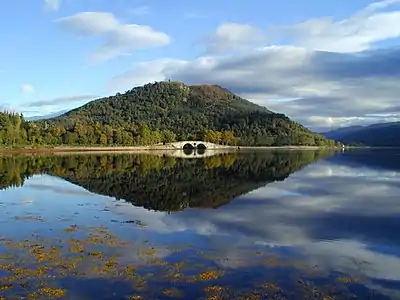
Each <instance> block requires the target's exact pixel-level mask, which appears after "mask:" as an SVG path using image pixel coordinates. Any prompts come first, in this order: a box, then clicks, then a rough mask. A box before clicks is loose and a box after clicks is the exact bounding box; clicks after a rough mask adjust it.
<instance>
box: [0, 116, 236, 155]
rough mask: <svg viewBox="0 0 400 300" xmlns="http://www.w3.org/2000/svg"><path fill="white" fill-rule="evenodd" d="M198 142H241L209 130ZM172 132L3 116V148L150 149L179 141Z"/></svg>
mask: <svg viewBox="0 0 400 300" xmlns="http://www.w3.org/2000/svg"><path fill="white" fill-rule="evenodd" d="M194 138H196V139H200V140H205V141H207V142H212V143H217V144H224V145H236V144H237V142H238V139H237V138H236V137H235V136H234V135H233V133H232V132H230V131H226V130H225V131H214V130H207V131H205V132H204V133H203V134H198V135H197V136H195V137H194ZM177 140H178V139H177V135H176V134H175V133H174V132H173V131H171V130H168V129H164V130H159V129H150V127H149V126H148V125H147V123H145V122H140V124H138V125H136V124H126V125H124V126H111V125H108V124H105V125H102V124H100V123H95V124H93V125H84V124H80V123H79V122H76V123H75V124H73V125H72V126H65V125H62V124H54V123H47V122H34V121H26V120H25V119H24V117H23V115H21V114H16V113H7V112H5V113H0V146H4V147H19V146H61V145H71V146H75V145H76V146H92V145H93V146H95V145H99V146H147V145H155V144H160V143H171V142H175V141H177Z"/></svg>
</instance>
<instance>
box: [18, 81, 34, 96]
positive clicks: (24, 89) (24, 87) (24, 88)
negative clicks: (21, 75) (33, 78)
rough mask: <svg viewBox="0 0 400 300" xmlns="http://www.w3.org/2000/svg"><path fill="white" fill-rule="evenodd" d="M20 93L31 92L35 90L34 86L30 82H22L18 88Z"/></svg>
mask: <svg viewBox="0 0 400 300" xmlns="http://www.w3.org/2000/svg"><path fill="white" fill-rule="evenodd" d="M20 91H21V93H22V94H33V93H34V92H35V89H34V87H33V86H32V85H31V84H27V83H25V84H23V85H22V86H21V88H20Z"/></svg>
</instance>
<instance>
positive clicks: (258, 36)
mask: <svg viewBox="0 0 400 300" xmlns="http://www.w3.org/2000/svg"><path fill="white" fill-rule="evenodd" d="M263 41H264V33H263V32H262V31H261V30H260V29H258V28H256V27H254V26H251V25H249V24H238V23H224V24H222V25H220V26H219V27H218V28H217V30H216V31H215V33H214V34H212V36H211V37H210V38H209V40H208V43H209V45H208V51H209V52H223V51H230V50H236V49H237V48H242V47H243V46H249V45H252V44H257V43H261V42H263Z"/></svg>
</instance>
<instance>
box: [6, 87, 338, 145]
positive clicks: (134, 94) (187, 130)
mask: <svg viewBox="0 0 400 300" xmlns="http://www.w3.org/2000/svg"><path fill="white" fill-rule="evenodd" d="M17 119H18V117H17V116H15V115H14V116H11V117H10V120H12V122H13V124H11V125H10V126H8V125H5V126H4V127H3V128H2V127H1V124H0V144H1V135H3V141H4V140H6V141H7V143H10V142H12V141H13V142H14V143H15V142H17V143H23V142H25V143H28V144H46V145H60V144H67V145H96V144H99V145H150V144H157V143H162V142H172V141H175V140H192V139H201V140H206V141H209V142H213V143H219V144H233V145H236V144H239V145H251V146H270V145H274V146H281V145H310V146H314V145H318V146H333V145H335V142H334V141H330V140H327V139H326V138H325V137H324V136H322V135H320V134H316V133H313V132H311V131H309V130H308V129H307V128H305V127H304V126H302V125H300V124H299V123H296V122H294V121H292V120H290V119H289V118H288V117H287V116H285V115H283V114H278V113H274V112H271V111H270V110H268V109H267V108H265V107H262V106H259V105H256V104H254V103H252V102H250V101H248V100H246V99H243V98H241V97H239V96H237V95H235V94H233V93H231V92H230V91H228V90H227V89H224V88H222V87H220V86H218V85H196V86H187V85H185V84H183V83H181V82H156V83H149V84H146V85H144V86H141V87H136V88H133V89H132V90H129V91H127V92H126V93H124V94H119V93H118V94H116V95H115V96H110V97H105V98H101V99H97V100H94V101H91V102H89V103H87V104H85V105H83V106H82V107H79V108H76V109H74V110H71V111H69V112H67V113H65V114H63V115H61V116H57V117H55V118H50V119H46V120H38V121H33V122H25V121H24V120H17ZM6 123H7V122H6ZM15 126H16V127H18V128H14V127H15ZM11 127H13V128H14V129H12V128H11ZM7 128H10V131H9V132H12V134H13V135H14V136H15V133H16V132H18V133H19V134H20V135H21V137H20V138H17V141H15V138H14V137H12V138H11V137H9V136H8V137H7V134H9V133H7V132H5V131H7V130H8V129H7ZM7 143H6V145H8V144H7ZM3 144H4V142H3Z"/></svg>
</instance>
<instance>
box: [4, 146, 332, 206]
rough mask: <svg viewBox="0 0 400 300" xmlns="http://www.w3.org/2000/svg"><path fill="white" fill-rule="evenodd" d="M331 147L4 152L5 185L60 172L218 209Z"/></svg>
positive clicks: (131, 196)
mask: <svg viewBox="0 0 400 300" xmlns="http://www.w3.org/2000/svg"><path fill="white" fill-rule="evenodd" d="M330 154H332V152H330V151H299V152H295V151H287V152H282V151H281V152H272V151H271V152H267V153H251V154H249V153H247V154H237V153H233V154H225V155H217V156H212V157H207V158H204V159H177V158H172V157H162V156H155V155H121V154H120V155H79V156H19V157H18V156H17V157H16V156H3V157H1V158H0V189H2V188H3V189H4V188H8V187H12V186H22V185H23V184H24V182H25V180H26V179H27V178H29V177H30V176H32V175H34V174H42V173H44V174H49V175H53V176H58V177H60V178H63V179H65V180H67V181H69V182H72V183H74V184H77V185H79V186H82V187H84V188H85V189H87V190H89V191H91V192H93V193H97V194H102V195H107V196H111V197H115V198H117V199H124V200H126V201H128V202H131V203H132V204H133V205H136V206H142V207H145V208H148V209H153V210H162V211H177V210H182V209H184V208H186V207H203V208H215V207H218V206H221V205H223V204H226V203H228V202H229V201H231V200H232V199H234V198H235V197H237V196H239V195H242V194H245V193H248V192H250V191H251V190H254V189H256V188H259V187H261V186H264V185H266V184H268V183H269V182H273V181H277V180H284V179H285V178H287V177H288V176H289V175H290V174H291V173H292V172H295V171H297V170H299V169H300V168H302V167H304V166H306V165H307V164H309V163H312V162H314V161H316V160H318V159H320V158H322V157H326V156H328V155H330Z"/></svg>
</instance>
